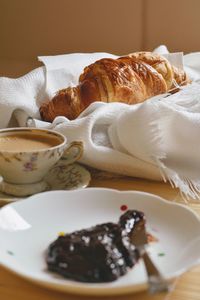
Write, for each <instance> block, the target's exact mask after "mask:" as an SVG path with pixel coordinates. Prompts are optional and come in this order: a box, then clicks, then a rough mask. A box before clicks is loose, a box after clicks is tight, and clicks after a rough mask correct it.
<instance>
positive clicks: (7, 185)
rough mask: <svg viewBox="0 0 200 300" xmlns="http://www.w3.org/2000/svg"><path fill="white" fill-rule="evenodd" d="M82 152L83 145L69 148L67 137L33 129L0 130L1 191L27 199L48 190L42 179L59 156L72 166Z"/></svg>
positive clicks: (50, 131)
mask: <svg viewBox="0 0 200 300" xmlns="http://www.w3.org/2000/svg"><path fill="white" fill-rule="evenodd" d="M82 153H83V144H82V142H77V141H74V142H72V143H71V144H70V145H68V143H67V138H66V137H65V136H64V135H63V134H61V133H58V132H56V131H53V130H48V129H36V128H27V127H23V128H8V129H2V130H0V174H1V176H2V180H1V182H0V191H2V192H4V193H7V194H11V195H15V196H28V195H31V194H34V193H38V192H42V191H44V190H46V189H48V185H47V183H46V182H45V181H44V180H43V178H44V177H45V175H46V174H47V173H48V171H49V170H50V169H51V168H52V166H53V165H55V164H56V162H58V160H59V159H60V158H61V157H62V158H64V159H66V163H69V164H71V163H73V162H75V161H76V160H78V159H79V158H80V157H81V155H82Z"/></svg>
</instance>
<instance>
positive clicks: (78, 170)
mask: <svg viewBox="0 0 200 300" xmlns="http://www.w3.org/2000/svg"><path fill="white" fill-rule="evenodd" d="M0 178H1V176H0ZM90 180H91V175H90V173H89V171H87V170H86V169H85V168H84V167H83V166H82V165H80V164H78V163H73V164H70V165H69V164H68V163H67V162H66V161H65V160H62V159H60V160H59V162H58V163H57V164H56V165H54V166H53V167H52V168H51V169H50V171H49V172H48V174H47V175H46V177H45V181H46V182H47V184H48V190H50V191H51V190H52V191H53V190H73V189H79V188H85V187H87V186H88V184H89V182H90ZM19 199H22V198H21V197H20V198H19V197H16V196H12V195H7V194H5V193H1V192H0V206H2V205H4V204H6V203H10V202H13V201H17V200H19Z"/></svg>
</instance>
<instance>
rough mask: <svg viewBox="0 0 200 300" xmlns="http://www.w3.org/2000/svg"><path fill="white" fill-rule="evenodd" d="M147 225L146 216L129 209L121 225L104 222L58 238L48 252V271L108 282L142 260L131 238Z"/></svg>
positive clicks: (86, 280)
mask: <svg viewBox="0 0 200 300" xmlns="http://www.w3.org/2000/svg"><path fill="white" fill-rule="evenodd" d="M144 226H145V216H144V213H142V212H139V211H136V210H128V211H127V212H125V213H124V214H123V215H122V216H121V217H120V219H119V222H118V223H116V224H115V223H104V224H100V225H96V226H94V227H91V228H88V229H83V230H79V231H75V232H72V233H70V234H66V235H63V236H59V237H58V238H57V239H56V240H55V241H54V242H53V243H51V244H50V246H49V248H48V252H47V257H46V261H47V265H48V269H49V270H51V271H54V272H57V273H59V274H61V275H62V276H64V277H66V278H68V279H73V280H77V281H82V282H109V281H113V280H116V279H117V278H118V277H120V276H122V275H124V274H125V273H126V272H127V271H128V269H129V268H131V267H133V266H134V265H135V263H136V262H137V261H138V259H139V253H138V251H137V249H136V248H135V246H134V245H133V244H132V243H131V239H130V237H131V236H132V235H133V234H134V232H135V231H136V230H137V231H138V230H140V228H144Z"/></svg>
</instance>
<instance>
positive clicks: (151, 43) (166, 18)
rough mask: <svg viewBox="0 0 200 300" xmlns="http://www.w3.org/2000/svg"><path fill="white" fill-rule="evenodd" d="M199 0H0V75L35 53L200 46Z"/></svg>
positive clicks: (25, 67) (18, 68) (22, 66)
mask: <svg viewBox="0 0 200 300" xmlns="http://www.w3.org/2000/svg"><path fill="white" fill-rule="evenodd" d="M199 13H200V0H168V1H164V0H0V76H11V77H16V76H20V75H23V74H25V73H26V72H28V71H30V70H31V69H33V68H35V67H37V66H39V65H40V63H39V62H38V61H37V56H39V55H55V54H63V53H70V52H93V51H105V52H111V53H115V54H118V55H123V54H126V53H130V52H133V51H138V50H150V51H151V50H152V49H153V48H154V47H156V46H157V45H159V44H166V45H167V46H168V47H169V50H170V51H184V52H190V51H198V50H200V34H199V32H200V17H199Z"/></svg>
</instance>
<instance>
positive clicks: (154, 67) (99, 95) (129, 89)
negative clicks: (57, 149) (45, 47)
mask: <svg viewBox="0 0 200 300" xmlns="http://www.w3.org/2000/svg"><path fill="white" fill-rule="evenodd" d="M174 80H176V81H177V83H178V84H185V83H187V82H189V81H188V78H187V77H186V74H185V72H183V71H180V72H179V70H178V69H176V68H174V67H173V66H171V64H170V63H169V62H168V60H167V59H165V58H164V57H162V56H160V55H158V54H153V53H151V52H136V53H132V54H129V55H127V56H124V57H120V58H118V59H111V58H103V59H100V60H98V61H96V62H95V63H93V64H91V65H89V66H88V67H86V68H85V69H84V72H83V73H82V74H81V75H80V78H79V84H78V85H77V86H76V87H68V88H66V89H63V90H60V91H59V92H58V93H57V95H56V96H54V98H53V99H52V100H51V101H50V102H47V103H43V104H42V105H41V107H40V114H41V118H42V119H43V120H45V121H49V122H52V121H53V120H54V118H55V117H57V116H65V117H67V118H68V119H70V120H72V119H75V118H76V117H77V116H78V115H79V114H80V113H81V112H82V111H83V110H84V109H85V108H86V107H88V106H89V105H90V104H91V103H92V102H94V101H103V102H123V103H127V104H135V103H139V102H143V101H144V100H146V99H148V98H150V97H152V96H155V95H158V94H162V93H165V92H167V91H168V90H170V89H171V88H173V86H174Z"/></svg>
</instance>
